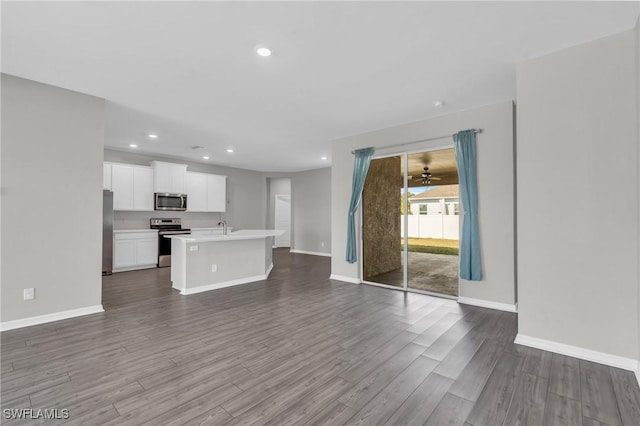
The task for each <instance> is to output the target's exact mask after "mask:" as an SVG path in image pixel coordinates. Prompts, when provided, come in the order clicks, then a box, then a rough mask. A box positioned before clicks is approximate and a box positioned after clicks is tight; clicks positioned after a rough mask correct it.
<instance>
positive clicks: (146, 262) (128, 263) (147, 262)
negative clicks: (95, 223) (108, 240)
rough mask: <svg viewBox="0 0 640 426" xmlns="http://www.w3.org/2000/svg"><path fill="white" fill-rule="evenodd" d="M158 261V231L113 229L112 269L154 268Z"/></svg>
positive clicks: (117, 270)
mask: <svg viewBox="0 0 640 426" xmlns="http://www.w3.org/2000/svg"><path fill="white" fill-rule="evenodd" d="M157 263H158V231H147V230H140V231H133V232H132V231H114V232H113V271H114V272H121V271H131V270H134V269H145V268H155V267H156V265H157Z"/></svg>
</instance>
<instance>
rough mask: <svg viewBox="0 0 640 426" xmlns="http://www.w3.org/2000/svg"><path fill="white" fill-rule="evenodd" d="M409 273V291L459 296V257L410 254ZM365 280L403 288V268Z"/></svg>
mask: <svg viewBox="0 0 640 426" xmlns="http://www.w3.org/2000/svg"><path fill="white" fill-rule="evenodd" d="M408 272H409V273H408V278H409V280H408V281H409V283H408V284H409V289H414V290H422V291H428V292H431V293H437V294H443V295H447V296H456V297H457V296H458V256H455V255H446V254H432V253H417V252H409V271H408ZM365 279H366V281H370V282H374V283H378V284H388V285H392V286H395V287H402V283H403V277H402V268H399V269H396V270H394V271H391V272H386V273H384V274H380V275H376V276H373V277H366V278H365Z"/></svg>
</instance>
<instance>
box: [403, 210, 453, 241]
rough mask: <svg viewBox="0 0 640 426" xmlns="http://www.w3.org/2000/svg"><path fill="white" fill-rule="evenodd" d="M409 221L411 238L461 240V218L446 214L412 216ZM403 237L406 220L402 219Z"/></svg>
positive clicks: (409, 216)
mask: <svg viewBox="0 0 640 426" xmlns="http://www.w3.org/2000/svg"><path fill="white" fill-rule="evenodd" d="M408 219H409V238H441V239H446V240H458V239H460V216H458V215H445V214H412V215H408ZM400 224H401V229H402V235H404V220H402V216H401V217H400Z"/></svg>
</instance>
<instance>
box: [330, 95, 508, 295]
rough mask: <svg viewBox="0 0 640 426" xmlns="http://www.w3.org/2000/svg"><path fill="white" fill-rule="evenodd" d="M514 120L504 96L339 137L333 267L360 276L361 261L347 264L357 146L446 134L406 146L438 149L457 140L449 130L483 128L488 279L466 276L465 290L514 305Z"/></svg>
mask: <svg viewBox="0 0 640 426" xmlns="http://www.w3.org/2000/svg"><path fill="white" fill-rule="evenodd" d="M513 125H514V123H513V104H512V102H502V103H499V104H496V105H490V106H486V107H482V108H477V109H474V110H470V111H464V112H460V113H456V114H450V115H445V116H441V117H436V118H432V119H427V120H422V121H418V122H415V123H410V124H405V125H402V126H396V127H391V128H387V129H383V130H379V131H376V132H371V133H365V134H362V135H357V136H352V137H348V138H344V139H340V140H337V141H335V142H334V143H333V155H332V158H333V167H332V175H331V193H332V197H331V203H332V206H333V208H332V217H331V224H332V230H331V236H332V241H333V247H332V255H333V257H332V271H331V273H332V274H333V275H335V276H342V277H347V278H352V279H353V278H358V276H359V270H360V267H359V265H358V264H357V263H356V264H348V263H347V262H346V261H345V252H346V234H347V211H348V206H349V200H350V197H351V178H352V173H353V155H352V154H351V151H352V150H354V149H358V148H365V147H368V146H372V147H383V146H389V145H396V144H403V143H408V142H412V141H416V140H423V139H428V138H434V137H440V136H445V135H447V136H446V137H445V138H443V139H438V140H434V141H430V142H423V143H418V144H414V145H412V146H411V147H409V148H407V147H403V148H402V149H411V150H427V149H430V148H431V149H433V148H438V147H443V146H445V145H447V146H450V145H452V144H453V140H452V138H451V137H450V136H448V135H452V134H454V133H456V132H458V131H460V130H465V129H469V128H482V133H481V134H478V144H477V147H478V196H479V225H480V238H481V245H482V259H483V260H482V262H483V274H484V279H483V280H482V281H481V282H469V281H465V280H461V283H460V296H462V297H467V298H474V299H482V300H486V301H490V302H496V303H503V304H507V305H514V304H515V302H516V293H515V272H514V270H515V267H514V263H515V259H514V244H515V243H514V158H513V152H514V151H513V149H514V147H513V144H514V127H513ZM386 151H387V152H388V151H393V150H386ZM397 151H400V149H397ZM358 229H359V226H358Z"/></svg>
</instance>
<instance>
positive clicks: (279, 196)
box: [273, 194, 291, 248]
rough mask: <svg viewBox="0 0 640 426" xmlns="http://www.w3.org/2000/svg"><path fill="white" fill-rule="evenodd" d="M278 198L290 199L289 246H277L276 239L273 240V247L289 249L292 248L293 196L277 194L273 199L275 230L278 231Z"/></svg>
mask: <svg viewBox="0 0 640 426" xmlns="http://www.w3.org/2000/svg"><path fill="white" fill-rule="evenodd" d="M278 198H280V199H282V198H289V229H288V230H287V231H288V232H289V245H288V246H279V245H277V244H276V238H277V237H274V238H273V246H274V247H289V248H291V194H275V195H274V197H273V228H274V229H276V223H277V222H278V220H277V216H278Z"/></svg>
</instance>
